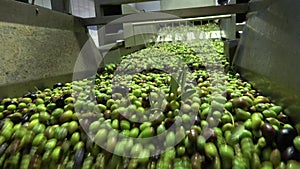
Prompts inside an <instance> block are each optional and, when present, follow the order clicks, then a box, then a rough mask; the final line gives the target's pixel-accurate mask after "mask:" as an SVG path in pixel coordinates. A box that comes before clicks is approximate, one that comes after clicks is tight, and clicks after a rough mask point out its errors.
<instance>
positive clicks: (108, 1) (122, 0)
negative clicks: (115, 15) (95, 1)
mask: <svg viewBox="0 0 300 169" xmlns="http://www.w3.org/2000/svg"><path fill="white" fill-rule="evenodd" d="M149 1H158V0H100V1H99V2H100V4H101V5H120V4H128V3H137V2H149Z"/></svg>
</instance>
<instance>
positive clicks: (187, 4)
mask: <svg viewBox="0 0 300 169" xmlns="http://www.w3.org/2000/svg"><path fill="white" fill-rule="evenodd" d="M214 5H216V1H215V0H188V1H183V0H161V1H160V6H161V10H170V9H182V8H193V7H201V6H214Z"/></svg>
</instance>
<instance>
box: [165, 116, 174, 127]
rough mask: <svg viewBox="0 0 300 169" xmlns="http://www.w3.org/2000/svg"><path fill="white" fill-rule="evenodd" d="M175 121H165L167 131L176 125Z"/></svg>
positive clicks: (169, 119)
mask: <svg viewBox="0 0 300 169" xmlns="http://www.w3.org/2000/svg"><path fill="white" fill-rule="evenodd" d="M174 122H175V120H174V119H171V118H166V119H165V127H166V129H168V128H170V127H171V126H172V125H173V124H174Z"/></svg>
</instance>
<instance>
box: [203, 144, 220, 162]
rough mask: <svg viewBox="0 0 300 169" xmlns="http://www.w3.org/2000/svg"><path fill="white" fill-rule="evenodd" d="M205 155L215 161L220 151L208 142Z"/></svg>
mask: <svg viewBox="0 0 300 169" xmlns="http://www.w3.org/2000/svg"><path fill="white" fill-rule="evenodd" d="M204 151H205V155H206V156H207V157H208V158H210V159H214V158H215V157H216V156H217V155H218V150H217V148H216V146H215V144H214V143H211V142H208V143H206V144H205V146H204Z"/></svg>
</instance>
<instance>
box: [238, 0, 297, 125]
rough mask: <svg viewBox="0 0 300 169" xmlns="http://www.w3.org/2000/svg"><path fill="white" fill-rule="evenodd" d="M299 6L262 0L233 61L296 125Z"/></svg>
mask: <svg viewBox="0 0 300 169" xmlns="http://www.w3.org/2000/svg"><path fill="white" fill-rule="evenodd" d="M263 4H264V5H263ZM266 4H267V5H268V6H267V7H266V8H261V7H263V6H266ZM299 6H300V1H293V0H273V1H272V2H270V1H262V4H261V6H260V8H259V6H256V7H257V9H258V11H257V12H253V13H251V14H249V15H248V17H249V19H248V21H247V25H246V26H245V28H244V33H243V36H242V38H241V43H240V45H239V47H238V51H237V53H236V56H235V58H234V59H235V61H234V63H235V66H236V67H237V68H238V70H239V71H240V72H241V73H242V75H243V76H244V77H245V78H246V79H247V80H249V81H251V82H252V83H253V84H254V86H255V87H256V88H258V89H259V90H260V91H261V92H263V93H265V94H267V95H269V96H271V97H272V98H273V99H274V100H275V101H276V102H277V103H279V104H281V105H284V106H285V108H286V109H285V111H286V112H287V113H288V114H289V115H290V116H291V117H292V118H293V120H294V121H295V122H300V116H299V114H298V113H299V110H300V76H299V72H300V66H299V65H300V58H299V56H300V48H299V41H300V29H299V26H300V13H299V12H298V8H299Z"/></svg>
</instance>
